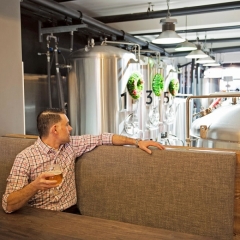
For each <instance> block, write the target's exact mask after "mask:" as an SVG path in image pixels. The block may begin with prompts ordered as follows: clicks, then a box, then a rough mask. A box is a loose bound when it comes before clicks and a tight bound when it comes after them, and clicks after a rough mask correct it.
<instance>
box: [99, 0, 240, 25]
mask: <svg viewBox="0 0 240 240" xmlns="http://www.w3.org/2000/svg"><path fill="white" fill-rule="evenodd" d="M236 9H240V1H236V2H226V3H220V4H210V5H202V6H195V7H185V8H177V9H171V16H172V17H173V16H186V15H193V14H200V13H212V12H220V11H229V10H236ZM166 16H167V10H164V11H153V12H150V13H148V12H143V13H134V14H132V13H131V14H122V15H112V16H105V17H96V18H95V19H97V20H98V21H101V22H103V23H113V22H126V21H137V20H146V19H153V18H163V17H166Z"/></svg>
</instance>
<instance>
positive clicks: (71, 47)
mask: <svg viewBox="0 0 240 240" xmlns="http://www.w3.org/2000/svg"><path fill="white" fill-rule="evenodd" d="M70 35H71V41H70V52H72V51H73V31H71V32H70Z"/></svg>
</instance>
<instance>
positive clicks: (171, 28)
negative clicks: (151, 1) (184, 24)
mask: <svg viewBox="0 0 240 240" xmlns="http://www.w3.org/2000/svg"><path fill="white" fill-rule="evenodd" d="M169 2H170V0H167V6H168V13H167V17H166V19H161V20H160V23H162V33H161V34H160V35H159V36H158V37H157V38H156V39H154V40H153V41H152V42H153V43H156V44H174V43H181V42H184V41H185V39H183V38H181V37H180V36H179V35H178V34H177V33H176V32H175V23H177V19H173V18H170V17H171V14H170V12H169Z"/></svg>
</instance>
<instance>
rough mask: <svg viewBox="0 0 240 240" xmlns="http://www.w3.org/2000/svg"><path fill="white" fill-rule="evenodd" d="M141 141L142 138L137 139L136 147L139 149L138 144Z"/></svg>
mask: <svg viewBox="0 0 240 240" xmlns="http://www.w3.org/2000/svg"><path fill="white" fill-rule="evenodd" d="M140 141H142V139H141V138H137V139H136V140H135V145H136V147H139V145H138V143H139V142H140Z"/></svg>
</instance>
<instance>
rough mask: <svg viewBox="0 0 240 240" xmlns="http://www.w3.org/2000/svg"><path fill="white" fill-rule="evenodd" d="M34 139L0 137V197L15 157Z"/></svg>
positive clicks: (0, 197)
mask: <svg viewBox="0 0 240 240" xmlns="http://www.w3.org/2000/svg"><path fill="white" fill-rule="evenodd" d="M35 141H36V139H35V140H34V139H20V138H9V137H0V199H1V204H2V195H3V194H4V192H5V189H6V179H7V177H8V175H9V173H10V170H11V168H12V165H13V162H14V159H15V157H16V156H17V154H18V153H20V152H21V151H22V150H23V149H25V148H26V147H28V146H30V145H31V144H33V143H34V142H35Z"/></svg>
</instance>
